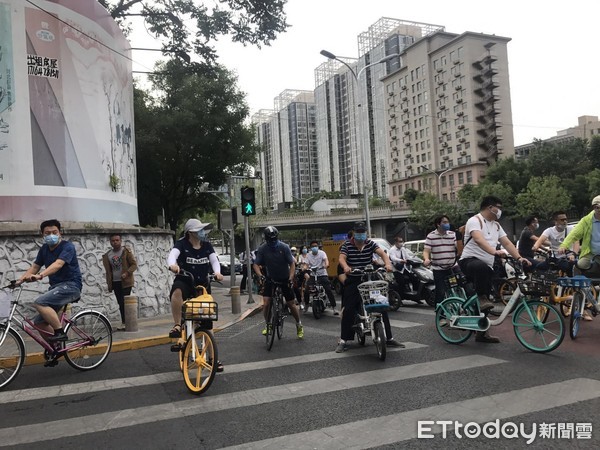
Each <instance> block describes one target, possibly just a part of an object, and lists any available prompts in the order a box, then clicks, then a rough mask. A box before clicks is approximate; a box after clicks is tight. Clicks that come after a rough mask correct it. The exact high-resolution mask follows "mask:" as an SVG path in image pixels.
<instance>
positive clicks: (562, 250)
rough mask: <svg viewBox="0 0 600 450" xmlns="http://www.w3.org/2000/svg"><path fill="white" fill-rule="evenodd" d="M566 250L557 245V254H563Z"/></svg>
mask: <svg viewBox="0 0 600 450" xmlns="http://www.w3.org/2000/svg"><path fill="white" fill-rule="evenodd" d="M566 252H567V249H566V248H563V247H558V254H559V255H564V254H565V253H566Z"/></svg>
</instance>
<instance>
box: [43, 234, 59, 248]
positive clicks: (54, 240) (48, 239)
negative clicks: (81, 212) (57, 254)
mask: <svg viewBox="0 0 600 450" xmlns="http://www.w3.org/2000/svg"><path fill="white" fill-rule="evenodd" d="M59 239H60V236H58V235H57V234H48V235H46V236H44V242H45V243H46V244H48V245H49V246H50V247H54V246H55V245H56V244H58V240H59Z"/></svg>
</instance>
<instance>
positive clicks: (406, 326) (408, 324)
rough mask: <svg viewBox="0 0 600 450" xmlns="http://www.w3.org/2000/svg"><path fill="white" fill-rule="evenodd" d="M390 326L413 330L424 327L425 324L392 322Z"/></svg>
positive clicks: (404, 321)
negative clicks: (413, 328)
mask: <svg viewBox="0 0 600 450" xmlns="http://www.w3.org/2000/svg"><path fill="white" fill-rule="evenodd" d="M390 325H391V326H393V327H395V328H412V327H422V326H423V324H422V323H419V322H408V321H406V320H390Z"/></svg>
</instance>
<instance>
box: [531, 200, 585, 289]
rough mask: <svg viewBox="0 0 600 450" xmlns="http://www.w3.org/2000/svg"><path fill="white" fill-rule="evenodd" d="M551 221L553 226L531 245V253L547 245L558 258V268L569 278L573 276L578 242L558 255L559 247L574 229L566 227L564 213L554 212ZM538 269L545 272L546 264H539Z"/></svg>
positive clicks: (565, 215) (569, 226) (565, 214)
mask: <svg viewBox="0 0 600 450" xmlns="http://www.w3.org/2000/svg"><path fill="white" fill-rule="evenodd" d="M552 220H553V221H554V226H553V227H550V228H546V229H545V230H544V232H543V233H542V235H541V236H540V237H539V238H538V239H537V241H536V242H535V244H533V251H536V250H538V249H540V248H541V247H545V246H546V245H548V243H549V244H550V248H551V250H552V252H553V253H554V254H555V255H556V257H557V258H558V268H559V269H560V270H562V271H563V272H565V273H566V274H567V275H568V276H570V277H571V276H573V266H574V265H575V254H576V253H577V252H578V251H579V241H575V242H573V243H572V244H571V245H570V246H569V251H567V252H566V253H563V254H560V253H559V247H560V245H561V244H562V243H563V241H564V240H565V238H566V237H567V236H568V235H569V233H570V232H571V231H573V228H574V227H573V226H571V225H567V213H565V212H564V211H556V212H554V213H552ZM538 269H541V270H547V269H548V263H547V262H545V261H543V262H541V263H540V264H539V265H538Z"/></svg>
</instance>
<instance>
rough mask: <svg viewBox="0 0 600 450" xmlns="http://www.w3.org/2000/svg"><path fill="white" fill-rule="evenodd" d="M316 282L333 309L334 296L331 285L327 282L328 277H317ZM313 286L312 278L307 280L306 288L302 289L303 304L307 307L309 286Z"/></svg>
mask: <svg viewBox="0 0 600 450" xmlns="http://www.w3.org/2000/svg"><path fill="white" fill-rule="evenodd" d="M317 282H318V283H319V284H320V285H321V286H323V289H324V290H325V294H326V295H327V298H328V299H329V303H331V306H332V307H334V308H335V305H336V303H335V296H334V295H333V290H332V289H331V283H330V282H329V277H328V276H327V275H322V276H320V277H317ZM314 284H315V280H314V278H312V277H311V278H309V279H308V281H307V282H306V286H305V288H304V303H305V304H307V305H308V302H309V299H310V286H312V285H314Z"/></svg>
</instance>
